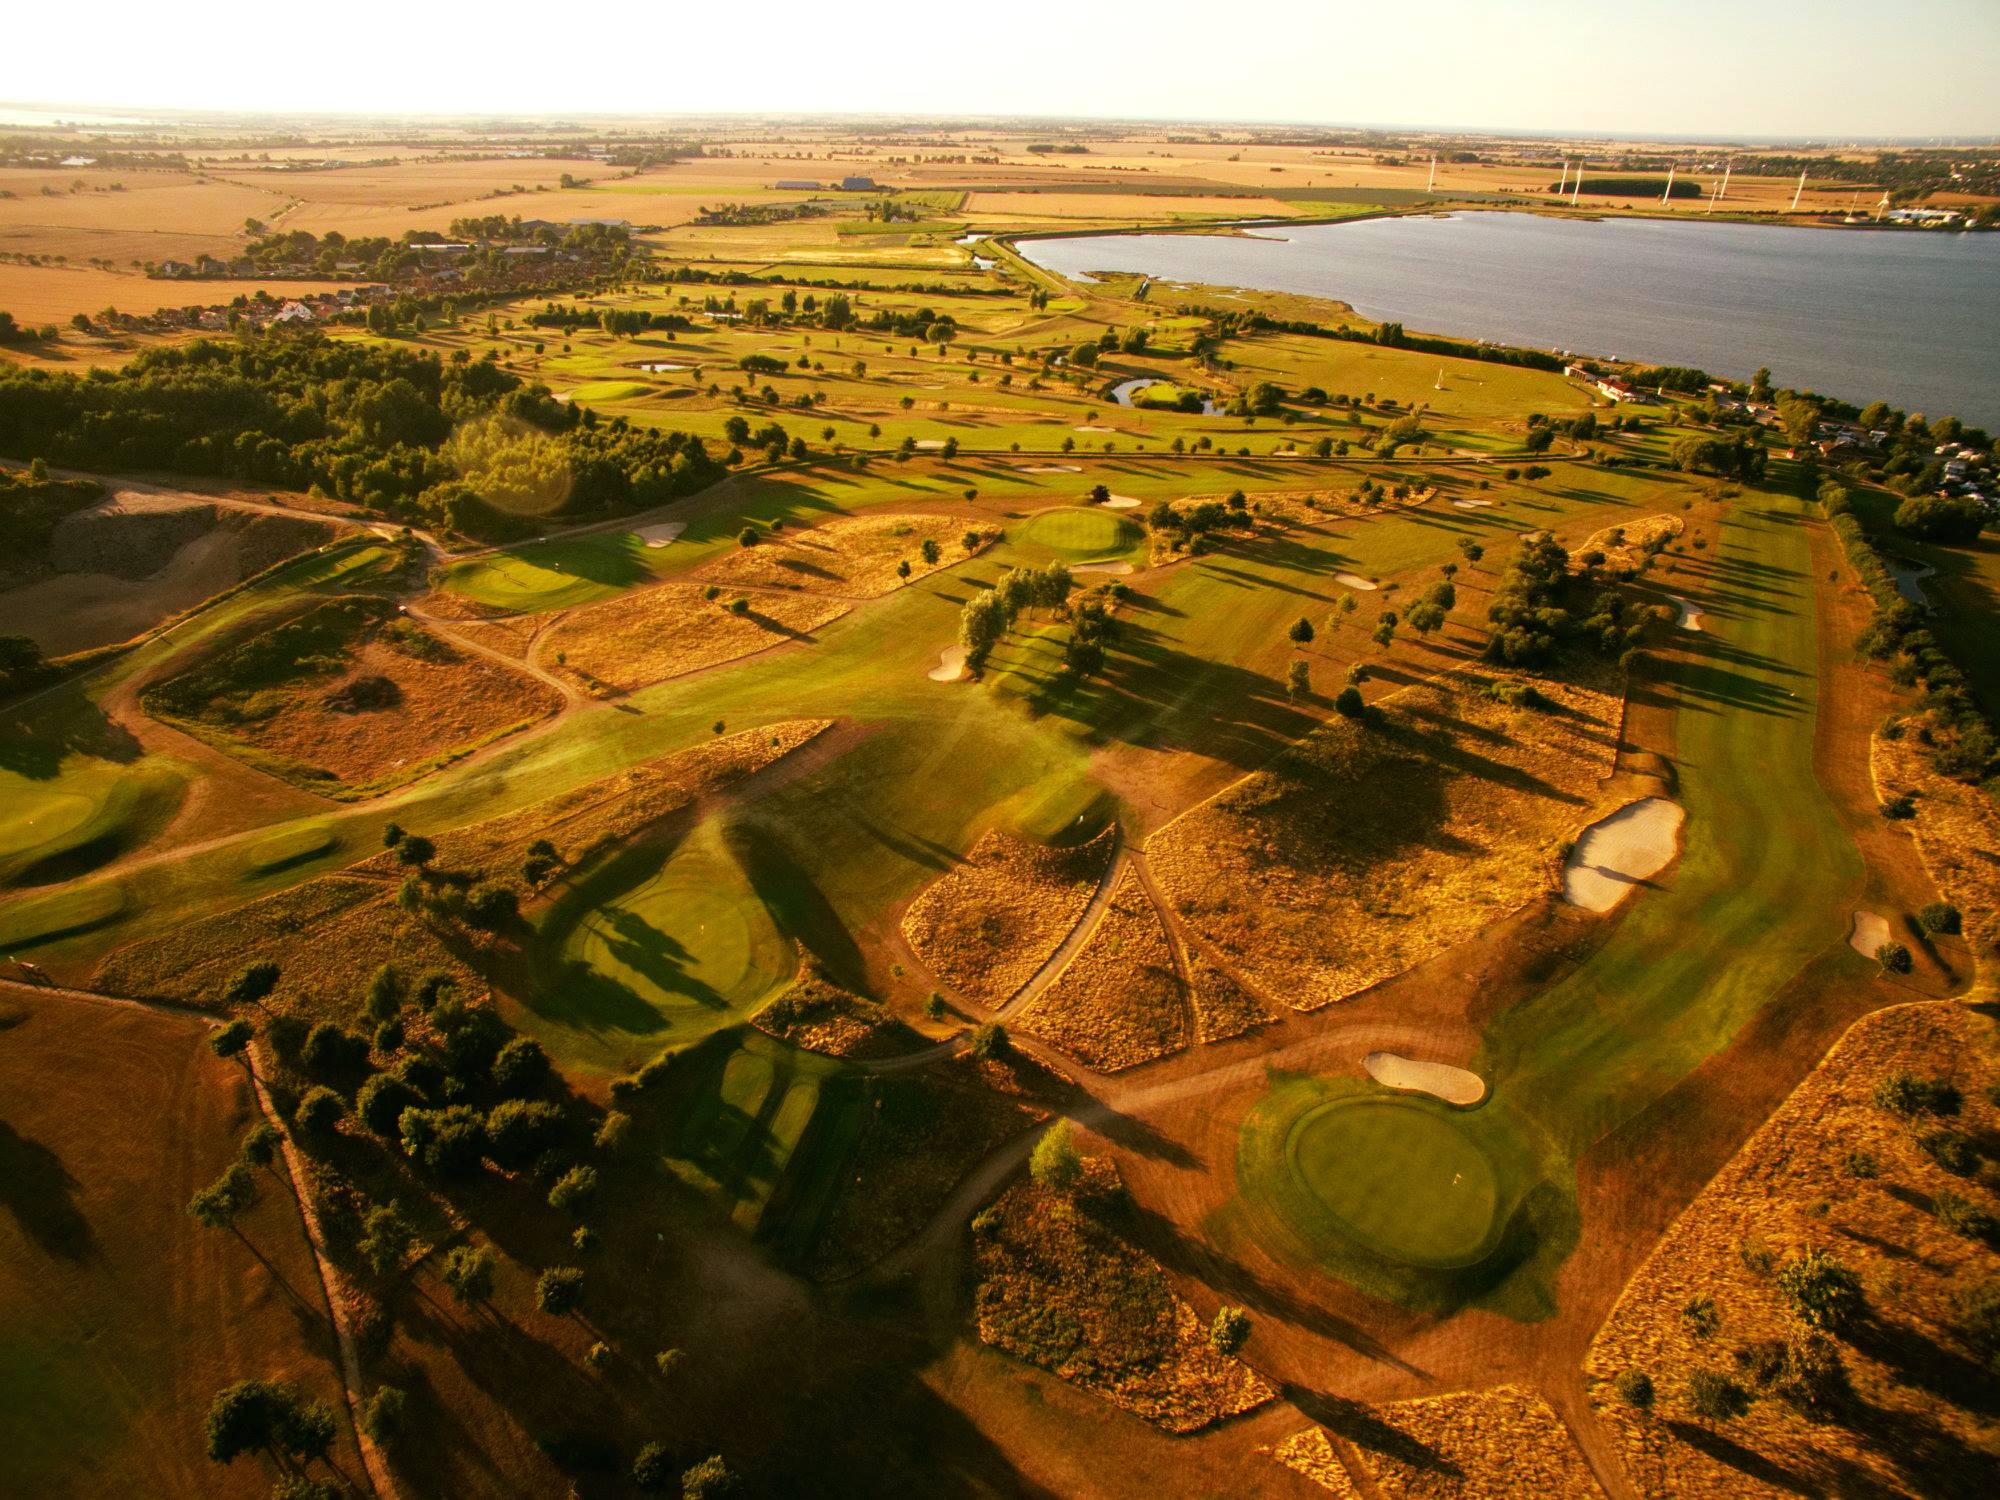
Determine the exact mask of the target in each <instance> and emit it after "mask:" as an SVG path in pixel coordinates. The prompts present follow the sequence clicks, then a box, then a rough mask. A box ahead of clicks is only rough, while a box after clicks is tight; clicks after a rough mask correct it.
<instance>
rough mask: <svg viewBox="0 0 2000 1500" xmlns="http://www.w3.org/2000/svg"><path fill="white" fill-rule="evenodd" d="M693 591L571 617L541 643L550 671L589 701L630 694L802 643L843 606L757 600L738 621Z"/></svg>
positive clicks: (635, 599) (808, 599) (606, 603)
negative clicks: (591, 696) (594, 696)
mask: <svg viewBox="0 0 2000 1500" xmlns="http://www.w3.org/2000/svg"><path fill="white" fill-rule="evenodd" d="M702 594H703V590H701V589H700V588H697V587H695V586H694V585H692V584H674V583H668V584H658V585H656V586H654V587H652V588H642V589H634V590H632V591H631V592H630V593H626V594H621V595H619V596H618V597H616V598H613V599H606V600H603V601H602V602H601V603H597V604H588V605H583V606H581V607H579V608H577V609H573V610H571V611H570V612H569V613H568V614H566V615H564V616H563V617H562V618H561V619H560V620H558V621H557V622H556V623H555V624H554V625H552V626H551V627H549V630H548V632H547V633H546V634H545V635H544V636H543V637H542V646H541V655H542V659H543V660H544V661H547V662H548V663H549V664H550V670H551V671H554V672H557V673H559V674H561V675H564V676H567V677H569V678H572V679H573V680H575V681H576V682H578V683H580V684H581V685H582V686H584V687H586V688H588V689H590V690H591V691H592V692H595V693H629V692H633V691H636V690H637V689H639V688H642V687H645V686H647V685H648V684H650V683H655V682H663V681H665V680H666V679H667V678H669V677H681V676H684V675H686V674H687V673H689V672H699V671H701V670H702V669H703V668H704V667H712V666H715V665H717V664H718V663H720V662H725V661H734V660H736V658H738V657H741V656H748V655H750V654H751V653H752V652H754V651H762V650H764V649H765V648H766V647H768V646H776V645H780V644H782V643H784V642H786V641H795V640H804V639H806V638H807V637H809V636H810V634H811V632H813V631H815V630H817V629H819V628H820V627H821V626H822V625H825V624H827V623H828V622H829V621H832V620H837V619H839V618H840V617H841V616H842V615H844V614H846V613H847V611H848V609H849V607H850V606H849V605H847V604H846V603H844V602H843V601H840V600H837V599H828V598H821V597H815V596H812V595H809V594H800V595H796V596H794V595H790V594H782V593H760V594H757V595H756V596H755V597H754V598H751V599H750V600H749V603H748V607H747V608H746V609H745V610H744V611H743V612H742V613H740V614H739V613H737V612H735V611H733V610H732V609H730V608H729V605H730V604H731V602H732V600H730V599H729V598H718V599H712V600H711V599H705V598H703V597H702Z"/></svg>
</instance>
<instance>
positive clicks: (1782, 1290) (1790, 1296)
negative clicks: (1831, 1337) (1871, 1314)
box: [1778, 1250, 1868, 1333]
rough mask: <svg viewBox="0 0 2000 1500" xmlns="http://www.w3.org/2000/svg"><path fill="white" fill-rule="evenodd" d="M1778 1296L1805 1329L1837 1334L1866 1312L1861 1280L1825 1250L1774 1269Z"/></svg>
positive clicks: (1812, 1252) (1805, 1255) (1791, 1258)
mask: <svg viewBox="0 0 2000 1500" xmlns="http://www.w3.org/2000/svg"><path fill="white" fill-rule="evenodd" d="M1778 1293H1779V1295H1780V1296H1782V1297H1783V1298H1784V1299H1785V1301H1786V1303H1787V1304H1788V1305H1789V1307H1790V1309H1791V1313H1792V1315H1793V1316H1794V1317H1796V1318H1797V1319H1798V1320H1799V1321H1800V1322H1801V1323H1804V1324H1805V1325H1806V1326H1807V1327H1808V1328H1817V1329H1821V1330H1823V1331H1825V1332H1827V1333H1839V1332H1840V1331H1841V1330H1842V1329H1844V1328H1849V1327H1852V1326H1853V1325H1854V1323H1855V1322H1857V1321H1858V1320H1859V1319H1860V1317H1861V1315H1862V1314H1863V1313H1864V1312H1866V1311H1867V1308H1868V1299H1867V1297H1866V1296H1865V1295H1864V1294H1863V1292H1862V1290H1861V1278H1860V1277H1858V1276H1856V1275H1855V1274H1854V1273H1853V1272H1852V1271H1850V1270H1848V1269H1847V1267H1846V1266H1845V1265H1843V1264H1841V1262H1840V1260H1839V1258H1838V1257H1837V1256H1835V1255H1833V1254H1831V1253H1830V1252H1828V1251H1825V1250H1808V1251H1806V1252H1805V1253H1804V1254H1803V1255H1795V1256H1791V1257H1789V1258H1788V1259H1787V1260H1786V1261H1785V1263H1784V1264H1783V1265H1782V1266H1780V1267H1779V1268H1778Z"/></svg>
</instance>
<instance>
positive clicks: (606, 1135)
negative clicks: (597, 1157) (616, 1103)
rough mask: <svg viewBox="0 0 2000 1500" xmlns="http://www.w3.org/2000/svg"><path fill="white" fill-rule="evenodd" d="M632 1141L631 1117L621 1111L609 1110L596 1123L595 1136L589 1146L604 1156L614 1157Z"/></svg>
mask: <svg viewBox="0 0 2000 1500" xmlns="http://www.w3.org/2000/svg"><path fill="white" fill-rule="evenodd" d="M631 1139H632V1117H631V1116H630V1115H628V1114H626V1113H624V1112H623V1111H622V1110H616V1109H614V1110H610V1111H608V1112H606V1114H605V1116H604V1118H603V1119H602V1120H600V1121H599V1122H598V1125H597V1134H596V1135H595V1136H594V1137H592V1139H591V1144H592V1145H593V1146H595V1147H596V1148H597V1149H598V1150H599V1151H602V1152H603V1153H604V1154H605V1155H606V1156H616V1155H618V1153H619V1152H621V1151H623V1150H624V1149H625V1147H626V1146H627V1145H628V1144H630V1142H631Z"/></svg>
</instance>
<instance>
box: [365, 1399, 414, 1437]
mask: <svg viewBox="0 0 2000 1500" xmlns="http://www.w3.org/2000/svg"><path fill="white" fill-rule="evenodd" d="M408 1405H409V1397H407V1396H405V1395H404V1394H403V1393H402V1392H401V1391H399V1390H397V1389H396V1387H395V1386H393V1385H385V1386H383V1387H382V1388H381V1389H380V1390H378V1391H376V1392H375V1394H374V1395H372V1396H370V1397H369V1398H368V1405H367V1407H366V1408H365V1409H364V1410H363V1412H362V1414H361V1430H362V1431H363V1432H365V1433H367V1434H368V1438H369V1441H370V1442H372V1443H374V1444H375V1445H376V1446H377V1447H378V1448H387V1447H391V1446H393V1445H394V1443H395V1441H396V1436H397V1434H399V1433H400V1432H401V1431H402V1430H403V1414H404V1408H405V1407H407V1406H408Z"/></svg>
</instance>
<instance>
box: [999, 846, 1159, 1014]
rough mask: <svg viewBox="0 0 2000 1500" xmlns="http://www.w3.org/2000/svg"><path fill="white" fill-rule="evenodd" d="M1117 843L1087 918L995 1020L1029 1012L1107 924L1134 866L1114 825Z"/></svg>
mask: <svg viewBox="0 0 2000 1500" xmlns="http://www.w3.org/2000/svg"><path fill="white" fill-rule="evenodd" d="M1112 838H1113V840H1114V843H1113V845H1112V850H1111V859H1110V861H1109V862H1108V863H1107V864H1106V865H1105V867H1104V874H1103V875H1102V876H1100V877H1099V878H1098V882H1097V889H1096V890H1095V891H1093V892H1091V896H1090V904H1089V905H1088V906H1086V907H1084V909H1083V915H1082V916H1080V917H1078V918H1077V919H1076V925H1075V926H1074V927H1072V928H1070V930H1069V935H1068V936H1067V937H1065V938H1064V939H1063V940H1062V941H1061V942H1060V943H1058V944H1056V951H1055V952H1053V953H1051V954H1050V955H1049V956H1048V958H1047V959H1046V960H1045V961H1044V962H1043V964H1042V966H1041V967H1040V968H1039V969H1037V970H1035V972H1034V973H1032V974H1030V975H1029V976H1028V981H1027V983H1026V984H1023V985H1022V986H1021V987H1020V988H1019V989H1018V990H1016V991H1014V993H1013V994H1012V995H1010V996H1008V997H1007V998H1006V999H1005V1000H1003V1001H1002V1002H1001V1003H1000V1004H999V1005H998V1006H996V1007H994V1010H993V1019H994V1020H996V1021H1005V1020H1007V1019H1009V1018H1010V1017H1012V1016H1015V1015H1018V1014H1019V1013H1020V1012H1021V1011H1023V1010H1025V1009H1026V1008H1027V1007H1028V1005H1030V1004H1031V1003H1032V1002H1033V1001H1034V1000H1035V998H1036V997H1037V996H1039V995H1040V994H1041V993H1042V991H1043V990H1045V989H1047V988H1048V987H1049V986H1050V985H1051V984H1054V983H1055V980H1056V976H1057V975H1058V974H1060V973H1062V971H1063V970H1064V969H1065V968H1066V967H1068V965H1069V961H1070V960H1071V959H1072V958H1075V957H1076V955H1077V954H1078V953H1079V952H1080V951H1081V950H1082V948H1083V945H1084V944H1085V943H1087V942H1089V941H1090V935H1091V934H1092V933H1093V932H1095V931H1097V924H1098V923H1099V922H1101V921H1103V920H1104V914H1105V912H1106V911H1108V910H1110V908H1111V895H1112V892H1114V891H1115V890H1117V889H1118V879H1119V877H1120V876H1121V875H1123V874H1124V873H1125V868H1126V866H1127V865H1128V864H1129V863H1130V862H1131V854H1130V852H1129V850H1128V848H1127V846H1126V843H1125V837H1124V832H1123V830H1122V829H1119V828H1117V827H1116V825H1113V830H1112Z"/></svg>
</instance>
